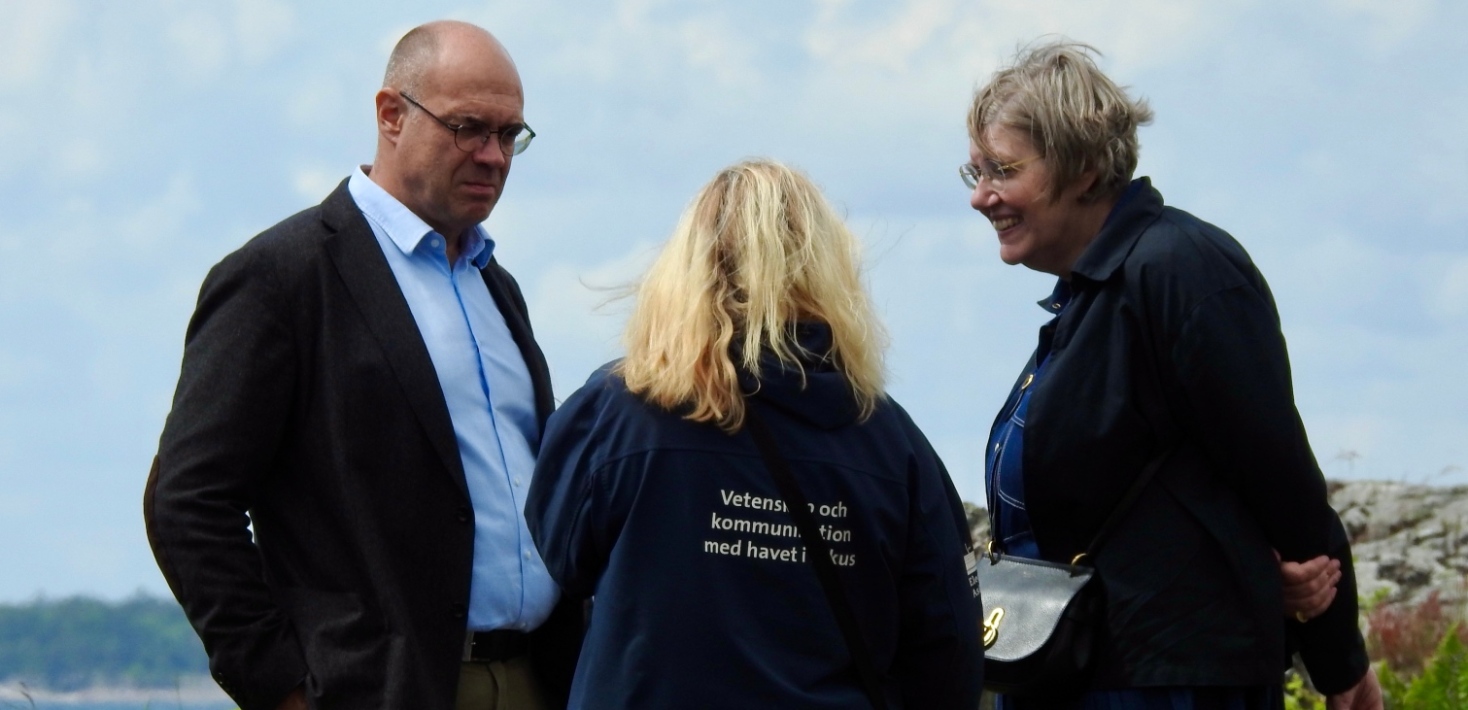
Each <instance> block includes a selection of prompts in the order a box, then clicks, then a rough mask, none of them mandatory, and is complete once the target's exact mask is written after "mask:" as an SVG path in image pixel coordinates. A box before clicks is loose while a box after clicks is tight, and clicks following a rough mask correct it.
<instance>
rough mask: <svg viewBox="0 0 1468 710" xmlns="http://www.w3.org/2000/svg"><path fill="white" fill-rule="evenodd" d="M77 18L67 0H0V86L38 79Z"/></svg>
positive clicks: (74, 8)
mask: <svg viewBox="0 0 1468 710" xmlns="http://www.w3.org/2000/svg"><path fill="white" fill-rule="evenodd" d="M76 17H77V11H76V7H75V5H74V4H73V3H71V2H68V1H67V0H45V1H44V2H37V0H0V88H13V87H17V86H24V85H31V84H35V83H37V82H38V81H40V80H41V79H42V77H44V76H45V74H46V71H47V69H48V65H50V64H51V62H52V60H53V59H54V58H55V56H56V55H57V53H58V51H59V49H60V46H61V44H62V42H63V41H65V39H67V35H66V33H67V31H68V30H69V29H70V26H71V24H72V22H73V21H74V20H75V19H76Z"/></svg>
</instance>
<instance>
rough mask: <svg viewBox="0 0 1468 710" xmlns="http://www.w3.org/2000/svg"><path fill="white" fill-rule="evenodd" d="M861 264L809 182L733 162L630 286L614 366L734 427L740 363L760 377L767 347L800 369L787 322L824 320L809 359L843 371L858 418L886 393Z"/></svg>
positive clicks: (762, 165)
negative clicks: (821, 342)
mask: <svg viewBox="0 0 1468 710" xmlns="http://www.w3.org/2000/svg"><path fill="white" fill-rule="evenodd" d="M860 264H861V259H860V252H859V247H858V244H857V241H856V238H855V237H854V236H853V235H852V234H851V232H850V231H849V230H847V229H846V226H845V225H844V224H842V222H841V219H840V218H839V217H837V216H836V213H835V211H834V210H832V209H831V206H830V204H828V203H827V202H826V200H825V198H824V197H822V196H821V193H820V191H819V190H818V189H817V188H816V186H815V185H814V184H812V183H811V181H810V179H809V178H807V177H806V176H805V175H803V174H801V173H799V172H797V171H795V170H792V169H791V168H788V167H786V166H784V165H781V164H780V163H776V162H774V161H770V160H749V161H744V162H741V163H738V164H736V165H733V166H730V167H728V168H726V169H724V170H722V171H720V172H719V174H718V175H717V176H715V177H714V179H713V180H712V181H711V182H709V184H707V185H705V186H704V188H703V189H702V190H700V191H699V193H698V196H697V197H695V198H694V200H693V203H692V204H691V205H690V206H689V207H688V209H686V210H685V211H684V212H683V216H682V218H681V219H680V220H679V222H678V226H677V228H676V229H674V231H673V236H672V237H671V238H670V239H669V240H668V243H667V244H666V245H665V246H664V247H663V251H662V253H661V254H660V255H659V256H658V258H657V260H656V261H655V262H654V263H653V265H652V267H651V268H650V269H649V270H648V272H647V273H646V274H645V275H644V276H643V278H642V281H641V282H640V283H639V284H638V285H637V289H636V304H635V306H634V307H633V310H632V314H631V317H630V318H629V320H628V323H627V329H626V331H625V332H624V334H623V342H624V345H625V346H626V348H627V356H626V358H625V359H623V360H622V362H621V364H620V365H618V367H617V371H618V374H620V375H621V376H622V378H623V379H624V380H625V381H626V383H627V388H628V390H630V391H632V392H633V393H635V394H637V395H639V396H640V397H642V398H643V399H644V400H646V401H648V402H651V403H653V404H655V405H658V406H660V407H662V408H664V409H667V410H670V411H674V410H681V409H683V408H687V409H688V412H687V413H686V414H685V418H687V419H691V420H693V421H698V422H714V423H716V424H718V426H719V427H721V428H723V429H724V430H726V431H731V432H733V431H738V429H739V428H740V426H742V424H743V422H744V398H743V395H742V393H741V392H740V388H739V380H738V372H739V369H740V368H743V369H744V370H746V371H748V372H749V373H751V374H753V375H754V376H755V377H757V378H758V377H759V376H760V374H761V373H760V363H759V357H760V353H761V352H766V351H768V352H771V353H773V354H774V355H775V356H776V357H777V358H778V359H779V360H780V362H781V363H782V364H784V365H785V366H787V367H791V368H794V369H798V370H800V372H801V373H802V374H803V373H804V369H803V368H802V367H801V365H800V360H799V359H798V357H797V351H798V350H800V345H799V343H797V342H796V341H795V338H794V331H795V326H796V324H797V322H799V321H820V322H823V323H826V324H827V325H829V326H830V328H831V335H832V343H833V344H832V347H831V350H830V352H829V353H816V355H822V356H825V357H826V358H827V360H828V361H830V362H831V363H832V364H833V365H834V366H835V367H836V369H837V370H839V371H840V372H841V373H842V374H843V375H845V377H846V380H847V382H848V383H849V384H850V386H851V391H852V394H853V395H854V396H855V399H856V403H857V406H858V408H859V410H860V412H861V417H862V418H863V419H865V418H866V417H869V416H870V415H871V413H872V411H873V410H874V409H875V408H876V404H877V400H878V399H879V398H880V397H882V396H883V393H882V374H883V366H882V353H883V351H884V350H885V349H886V344H887V336H886V332H885V331H884V330H883V328H882V326H881V324H880V323H879V322H878V321H877V318H876V316H875V314H874V313H873V312H872V307H871V302H870V300H869V299H868V298H867V293H866V290H865V288H864V287H863V285H862V282H861V273H860ZM736 341H737V342H738V345H739V346H740V347H739V348H737V351H736V352H731V345H734V344H735V342H736ZM736 356H737V357H738V358H739V361H738V362H735V361H734V358H735V357H736Z"/></svg>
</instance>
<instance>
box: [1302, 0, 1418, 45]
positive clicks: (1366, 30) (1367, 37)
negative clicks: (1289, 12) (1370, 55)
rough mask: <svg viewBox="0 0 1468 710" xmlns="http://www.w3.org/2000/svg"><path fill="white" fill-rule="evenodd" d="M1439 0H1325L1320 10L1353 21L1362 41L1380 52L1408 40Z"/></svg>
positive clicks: (1415, 33)
mask: <svg viewBox="0 0 1468 710" xmlns="http://www.w3.org/2000/svg"><path fill="white" fill-rule="evenodd" d="M1439 4H1440V0H1325V1H1323V2H1319V3H1318V7H1319V9H1320V10H1321V11H1322V12H1326V13H1332V14H1334V15H1336V16H1337V17H1344V18H1345V19H1347V20H1349V21H1351V22H1353V23H1354V24H1355V25H1356V29H1357V30H1358V31H1359V32H1360V33H1361V35H1362V38H1363V44H1364V45H1365V47H1366V48H1367V49H1369V50H1371V51H1372V52H1375V53H1378V54H1381V53H1385V52H1388V51H1391V50H1394V49H1397V48H1400V47H1402V46H1403V45H1404V44H1406V43H1408V42H1409V41H1411V40H1412V38H1413V37H1414V36H1416V35H1418V34H1419V33H1420V32H1421V30H1422V29H1423V28H1424V27H1425V26H1426V25H1427V23H1429V22H1430V21H1431V20H1432V18H1433V16H1434V15H1435V14H1437V10H1438V6H1439Z"/></svg>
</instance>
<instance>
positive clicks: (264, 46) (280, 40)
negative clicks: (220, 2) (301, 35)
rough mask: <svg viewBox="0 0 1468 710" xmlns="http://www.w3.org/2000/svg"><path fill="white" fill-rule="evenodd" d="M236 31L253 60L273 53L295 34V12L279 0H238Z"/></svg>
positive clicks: (242, 51)
mask: <svg viewBox="0 0 1468 710" xmlns="http://www.w3.org/2000/svg"><path fill="white" fill-rule="evenodd" d="M234 10H235V12H234V33H235V39H236V40H237V41H238V42H239V49H240V54H241V56H242V57H243V58H244V60H245V61H246V62H248V63H251V64H258V63H260V62H263V61H264V60H266V59H269V58H271V57H272V56H274V55H275V54H276V53H277V52H278V51H279V50H280V48H281V47H283V46H284V45H285V44H286V43H287V42H289V41H290V40H291V39H292V38H293V37H294V36H295V35H296V13H295V10H294V9H292V8H291V6H290V5H287V4H286V3H284V2H279V0H235V6H234Z"/></svg>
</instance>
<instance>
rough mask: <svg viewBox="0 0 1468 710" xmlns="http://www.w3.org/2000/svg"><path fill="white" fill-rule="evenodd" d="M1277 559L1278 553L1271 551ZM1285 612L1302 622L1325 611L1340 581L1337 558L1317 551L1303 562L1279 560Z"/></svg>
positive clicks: (1339, 568)
mask: <svg viewBox="0 0 1468 710" xmlns="http://www.w3.org/2000/svg"><path fill="white" fill-rule="evenodd" d="M1274 559H1275V560H1279V553H1278V552H1276V553H1274ZM1279 576H1280V577H1281V578H1282V579H1283V581H1284V610H1285V615H1286V616H1288V617H1290V618H1292V619H1295V620H1296V621H1299V622H1301V623H1304V622H1306V621H1309V620H1310V619H1313V618H1315V617H1317V616H1320V615H1321V614H1324V613H1325V610H1326V609H1329V608H1330V603H1331V602H1332V601H1334V600H1335V585H1336V583H1337V582H1340V581H1341V562H1340V560H1334V559H1331V558H1329V557H1326V556H1325V555H1321V556H1319V557H1316V558H1314V559H1312V560H1307V561H1305V562H1282V561H1281V562H1280V563H1279Z"/></svg>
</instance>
